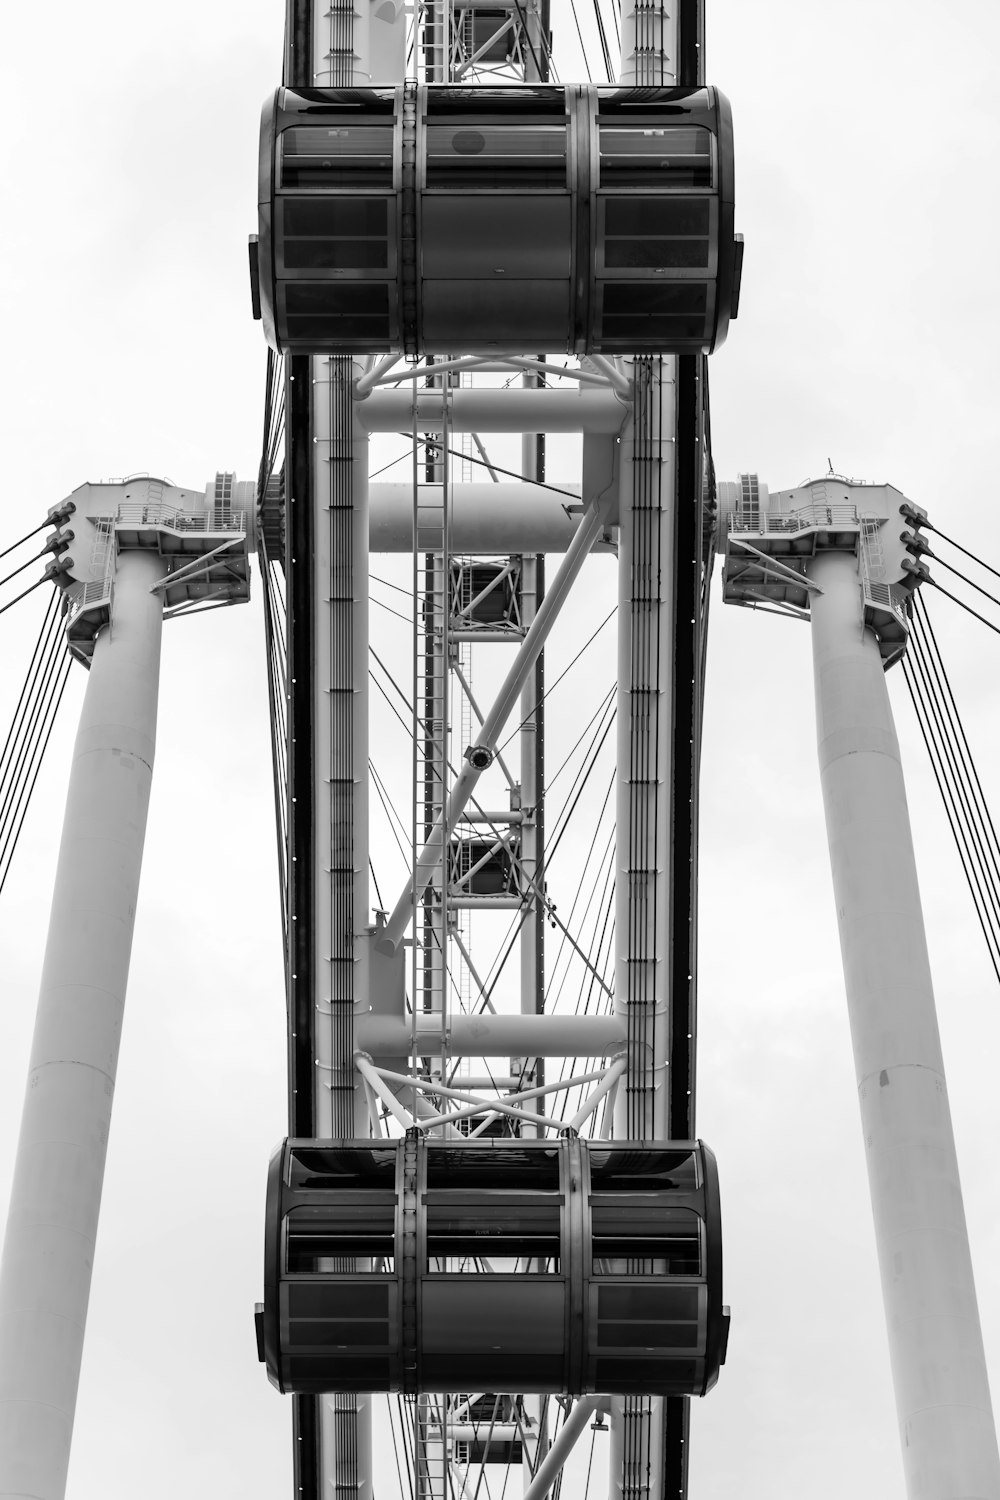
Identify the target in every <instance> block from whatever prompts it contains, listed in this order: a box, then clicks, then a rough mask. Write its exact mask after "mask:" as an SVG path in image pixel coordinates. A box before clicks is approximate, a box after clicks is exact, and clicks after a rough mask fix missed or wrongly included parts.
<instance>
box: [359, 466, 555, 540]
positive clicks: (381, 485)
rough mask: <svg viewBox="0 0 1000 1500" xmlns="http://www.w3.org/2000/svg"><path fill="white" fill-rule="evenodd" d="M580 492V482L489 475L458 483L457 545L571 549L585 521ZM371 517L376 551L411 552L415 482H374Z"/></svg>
mask: <svg viewBox="0 0 1000 1500" xmlns="http://www.w3.org/2000/svg"><path fill="white" fill-rule="evenodd" d="M561 491H568V492H569V493H562V492H561ZM579 492H580V486H579V485H578V484H567V485H564V486H561V487H560V490H550V489H542V488H541V487H540V486H538V485H530V484H515V483H507V482H505V481H501V482H500V483H499V484H493V483H491V482H490V481H488V480H487V481H486V482H485V483H475V482H473V483H472V484H456V485H452V487H451V493H450V496H449V499H450V502H451V513H450V517H449V520H450V524H451V543H452V550H453V551H454V552H457V553H468V554H476V555H479V556H486V555H489V554H500V555H501V556H509V555H510V554H511V553H515V552H565V551H566V549H567V548H568V546H569V544H570V542H571V541H572V540H573V537H574V534H575V533H576V530H577V527H578V526H579V524H580V516H581V514H582V506H581V505H580V500H579ZM370 522H371V550H372V551H373V552H405V553H409V552H411V551H412V550H413V485H412V484H393V483H389V482H377V483H375V484H373V485H372V486H371V511H370Z"/></svg>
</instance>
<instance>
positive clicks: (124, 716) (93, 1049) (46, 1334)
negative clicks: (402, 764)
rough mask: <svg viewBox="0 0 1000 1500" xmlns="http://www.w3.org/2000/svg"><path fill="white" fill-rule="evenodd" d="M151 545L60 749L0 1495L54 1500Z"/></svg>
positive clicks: (148, 642) (102, 1145) (120, 931)
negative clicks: (57, 833)
mask: <svg viewBox="0 0 1000 1500" xmlns="http://www.w3.org/2000/svg"><path fill="white" fill-rule="evenodd" d="M161 571H162V564H161V562H160V559H159V557H158V556H157V555H156V553H155V552H151V553H150V552H142V553H140V552H132V553H126V554H124V555H123V556H121V557H120V558H119V559H118V565H117V571H116V576H115V584H114V598H113V604H112V615H111V622H112V623H111V626H110V627H106V628H105V629H104V630H102V632H101V633H100V635H99V636H98V638H97V643H96V646H95V649H94V658H93V665H92V667H91V669H90V675H89V678H88V682H87V691H86V694H85V697H84V702H83V708H82V711H81V715H80V726H79V729H78V731H77V737H76V745H75V748H74V752H73V764H72V770H71V773H70V783H69V793H68V796H67V802H66V815H65V820H64V823H63V834H62V842H61V845H60V849H59V860H58V864H57V866H56V881H55V890H54V893H53V897H52V913H51V917H50V921H49V936H48V942H47V945H46V950H45V961H44V966H43V969H42V980H41V987H40V991H39V997H38V1011H37V1017H36V1021H35V1036H34V1043H33V1046H32V1052H31V1061H30V1065H29V1073H28V1088H27V1096H26V1099H25V1105H24V1115H23V1118H22V1123H21V1135H20V1140H19V1143H18V1149H17V1158H16V1163H15V1171H14V1186H13V1191H12V1194H11V1203H10V1215H9V1218H8V1221H7V1235H6V1240H5V1243H4V1251H3V1261H2V1267H0V1496H3V1497H5V1500H12V1497H22V1500H28V1497H31V1500H62V1496H63V1495H64V1493H65V1488H66V1471H67V1466H68V1463H69V1451H70V1439H71V1436H72V1430H73V1415H74V1411H75V1407H76V1395H77V1386H78V1382H79V1378H80V1361H81V1357H82V1353H83V1338H84V1328H85V1324H86V1319H87V1303H88V1300H89V1296H90V1279H91V1271H92V1267H93V1260H94V1245H95V1241H96V1236H97V1222H98V1214H99V1211H100V1204H101V1190H102V1186H103V1182H104V1166H105V1159H106V1154H107V1145H108V1131H109V1127H110V1122H111V1105H112V1100H113V1097H114V1086H115V1075H116V1071H117V1065H118V1048H119V1043H120V1040H121V1028H122V1016H123V1012H124V1006H125V990H126V985H127V981H128V966H129V956H130V953H131V948H132V929H133V924H134V921H135V907H136V896H137V892H138V887H139V872H140V868H141V865H142V849H143V841H144V838H145V831H146V813H147V809H148V806H149V790H150V782H151V778H152V772H153V754H154V747H155V740H156V710H157V692H158V686H159V667H160V637H161V631H162V619H163V616H162V607H161V601H160V597H159V595H158V594H156V593H152V592H150V590H151V588H152V585H153V584H154V583H155V582H156V579H157V577H158V575H159V574H160V572H161Z"/></svg>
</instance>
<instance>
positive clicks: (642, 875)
mask: <svg viewBox="0 0 1000 1500" xmlns="http://www.w3.org/2000/svg"><path fill="white" fill-rule="evenodd" d="M692 9H693V8H692V7H689V8H688V10H689V15H688V22H687V24H688V25H692V24H696V23H695V22H694V21H693V20H692V17H691V14H690V12H691V10H692ZM680 11H681V7H680V6H678V5H675V4H672V3H668V0H622V5H621V10H620V36H621V62H620V67H619V74H618V79H619V82H620V83H622V84H624V85H627V86H635V85H639V86H640V87H663V86H664V85H670V84H675V83H677V81H678V79H677V73H676V66H677V65H676V59H677V57H678V54H679V52H680V41H681V37H680V32H679V24H678V18H679V15H680ZM623 364H624V369H623V370H622V372H621V373H622V374H623V375H625V376H632V377H635V376H636V375H638V376H639V379H638V380H636V381H635V384H636V385H646V379H648V388H647V389H646V390H645V391H640V390H637V391H636V393H635V415H636V417H637V418H638V419H639V420H640V422H641V424H642V426H643V428H644V429H645V431H644V432H643V434H642V437H643V438H644V442H643V444H642V446H641V448H640V447H639V445H638V444H637V443H636V430H635V420H633V422H632V424H630V427H629V429H628V435H627V437H626V438H625V439H624V440H623V442H622V451H621V455H620V474H621V486H622V492H621V504H620V507H619V512H620V514H619V525H620V531H619V556H618V578H619V582H618V693H617V717H618V722H617V757H618V765H617V778H618V779H617V788H616V791H617V797H616V821H617V839H616V854H615V859H616V865H615V931H616V935H617V945H618V962H617V964H616V970H615V1004H616V1007H617V1008H619V1009H620V1010H623V1011H625V1012H627V1013H628V1014H629V1015H630V1017H631V1024H630V1028H629V1029H630V1030H631V1032H632V1034H633V1038H634V1039H636V1040H638V1042H639V1046H638V1047H636V1046H635V1045H634V1044H633V1048H632V1049H631V1056H630V1058H629V1072H628V1074H627V1077H626V1079H625V1085H626V1086H625V1087H621V1086H619V1088H618V1090H617V1093H616V1097H615V1118H614V1123H613V1129H614V1134H615V1135H623V1136H625V1137H629V1136H632V1137H633V1138H635V1137H640V1138H642V1137H647V1136H649V1137H652V1138H653V1139H661V1140H662V1139H664V1138H665V1137H666V1136H667V1135H668V1133H669V1125H670V1121H669V1108H668V1088H667V1077H666V1073H667V1063H668V1058H669V1044H670V1031H671V1027H670V1024H669V1023H670V1016H669V1006H670V993H669V977H668V976H669V970H670V961H669V960H670V922H669V910H670V897H671V891H670V882H671V879H672V878H676V879H685V878H686V869H687V857H688V851H687V850H678V851H677V856H678V858H677V861H676V866H675V867H674V868H673V869H672V862H671V857H670V856H671V843H672V837H673V834H672V829H673V808H672V806H671V802H672V798H673V795H674V790H673V789H674V768H673V754H672V740H673V727H674V726H673V720H674V707H673V699H674V674H675V672H676V671H677V670H678V667H677V664H676V663H675V639H674V637H675V631H674V571H675V566H676V563H675V557H674V551H675V548H674V519H675V513H676V505H677V504H678V502H679V503H681V504H685V505H692V504H693V503H694V496H693V495H690V494H688V495H683V496H679V495H677V494H676V488H677V442H676V439H677V406H676V394H677V385H676V379H677V360H676V358H665V359H662V360H659V361H657V360H650V361H648V362H646V361H643V362H639V361H632V360H625V361H624V362H623ZM644 366H645V367H646V368H647V369H648V372H649V373H648V377H646V378H643V374H642V371H643V367H644ZM674 871H676V873H674ZM664 1458H665V1404H664V1400H663V1398H662V1397H653V1398H652V1399H651V1400H650V1401H649V1403H648V1405H647V1404H646V1403H645V1402H631V1403H626V1402H625V1401H624V1400H623V1399H622V1398H621V1397H619V1398H616V1400H615V1401H614V1402H613V1403H612V1407H611V1442H610V1462H609V1475H608V1478H609V1483H608V1500H625V1496H627V1495H628V1494H629V1493H630V1492H631V1491H632V1489H633V1486H634V1484H635V1479H636V1476H638V1475H641V1476H643V1478H642V1482H643V1483H644V1484H645V1485H646V1486H648V1494H649V1495H651V1496H654V1495H655V1496H663V1495H664V1494H665V1483H666V1476H665V1472H664Z"/></svg>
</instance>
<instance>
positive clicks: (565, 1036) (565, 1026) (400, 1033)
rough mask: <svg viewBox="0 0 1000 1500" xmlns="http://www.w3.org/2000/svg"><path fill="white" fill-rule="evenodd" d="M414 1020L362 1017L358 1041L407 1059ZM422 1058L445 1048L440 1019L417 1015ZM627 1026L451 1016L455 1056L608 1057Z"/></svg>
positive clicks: (593, 1020)
mask: <svg viewBox="0 0 1000 1500" xmlns="http://www.w3.org/2000/svg"><path fill="white" fill-rule="evenodd" d="M410 1035H411V1029H410V1022H409V1019H407V1018H405V1017H403V1016H387V1015H359V1016H358V1017H357V1019H356V1020H355V1023H354V1039H355V1042H356V1044H357V1046H358V1047H359V1048H361V1050H362V1051H364V1052H368V1053H370V1054H371V1055H372V1057H376V1058H378V1057H385V1058H392V1057H397V1058H398V1057H403V1056H405V1055H406V1054H407V1053H408V1052H409V1050H410ZM417 1038H418V1043H419V1047H418V1050H419V1053H420V1055H421V1057H427V1056H430V1055H434V1056H437V1055H438V1054H439V1053H440V1050H441V1021H440V1017H438V1016H434V1017H433V1022H432V1019H431V1018H430V1017H428V1019H427V1020H426V1021H424V1020H423V1019H422V1018H421V1017H420V1016H418V1017H417ZM624 1040H625V1025H624V1022H623V1020H622V1018H621V1017H620V1016H560V1015H551V1016H532V1015H526V1016H513V1015H511V1016H498V1015H485V1014H484V1015H478V1016H463V1015H452V1016H451V1017H450V1019H449V1022H448V1051H449V1053H450V1055H451V1056H452V1057H610V1056H612V1055H613V1054H614V1053H616V1052H620V1051H621V1048H622V1045H623V1043H624Z"/></svg>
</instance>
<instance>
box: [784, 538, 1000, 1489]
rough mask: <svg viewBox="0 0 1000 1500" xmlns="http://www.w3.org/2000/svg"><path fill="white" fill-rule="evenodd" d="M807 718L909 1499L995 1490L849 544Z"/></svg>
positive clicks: (874, 671) (938, 1080)
mask: <svg viewBox="0 0 1000 1500" xmlns="http://www.w3.org/2000/svg"><path fill="white" fill-rule="evenodd" d="M810 574H811V577H812V579H813V581H814V582H815V583H816V584H818V585H819V587H820V588H821V589H822V593H820V594H815V595H814V596H813V598H812V600H811V606H812V644H813V668H814V673H815V685H816V721H817V738H818V744H819V762H820V774H821V778H822V785H823V803H824V807H825V811H826V825H827V836H828V838H829V844H830V864H831V868H832V871H833V886H834V894H835V899H836V905H837V917H838V922H839V925H840V946H841V953H842V956H843V964H844V979H845V986H846V990H847V1006H848V1012H849V1015H850V1023H851V1035H852V1039H853V1044H854V1060H855V1069H856V1073H857V1081H858V1094H859V1099H860V1104H861V1121H862V1131H863V1134H864V1140H865V1150H866V1155H867V1163H868V1178H869V1186H870V1189H871V1199H872V1213H873V1217H874V1221H875V1239H876V1243H877V1247H878V1257H879V1266H880V1269H881V1275H882V1296H883V1299H884V1303H885V1313H886V1324H887V1328H888V1336H889V1352H890V1357H891V1360H892V1375H893V1384H894V1387H895V1394H896V1410H897V1415H898V1418H899V1431H900V1440H901V1444H902V1453H903V1468H904V1472H905V1477H906V1493H907V1495H908V1496H909V1497H910V1500H959V1497H961V1500H997V1497H1000V1459H998V1455H997V1439H996V1431H995V1427H994V1422H993V1411H992V1406H991V1403H990V1391H989V1381H988V1377H987V1372H986V1361H985V1357H984V1353H983V1343H982V1334H981V1331H980V1325H979V1311H978V1307H977V1304H976V1290H975V1284H974V1281H973V1273H972V1260H971V1256H970V1253H969V1242H968V1235H967V1232H966V1225H965V1213H964V1209H963V1205H962V1189H961V1183H960V1181H959V1174H958V1162H957V1159H956V1155H955V1143H954V1138H953V1135H952V1127H951V1115H950V1111H949V1107H948V1094H947V1089H946V1086H945V1077H944V1063H943V1060H942V1056H941V1044H940V1039H939V1036H938V1025H937V1016H936V1013H935V1008H934V994H933V989H932V986H931V973H930V965H929V962H928V957H927V946H926V941H925V937H924V927H923V918H922V913H921V907H920V892H919V888H918V885H917V872H916V866H915V864H914V857H913V846H912V841H911V835H910V824H909V815H908V812H907V806H906V792H905V788H904V784H903V772H902V767H901V765H900V760H899V748H898V745H897V742H896V733H895V728H894V725H893V721H892V713H891V709H890V706H889V696H888V693H887V691H886V685H885V677H884V674H883V670H882V662H881V658H880V656H879V650H878V646H877V644H876V641H875V638H874V636H873V635H872V634H871V632H870V631H868V630H865V629H864V626H863V615H862V600H861V587H860V580H859V576H858V565H857V561H856V559H855V558H853V557H851V556H849V555H845V554H842V553H836V554H834V553H825V554H821V555H820V556H819V557H817V558H816V559H815V561H814V562H813V563H812V565H811V567H810Z"/></svg>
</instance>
